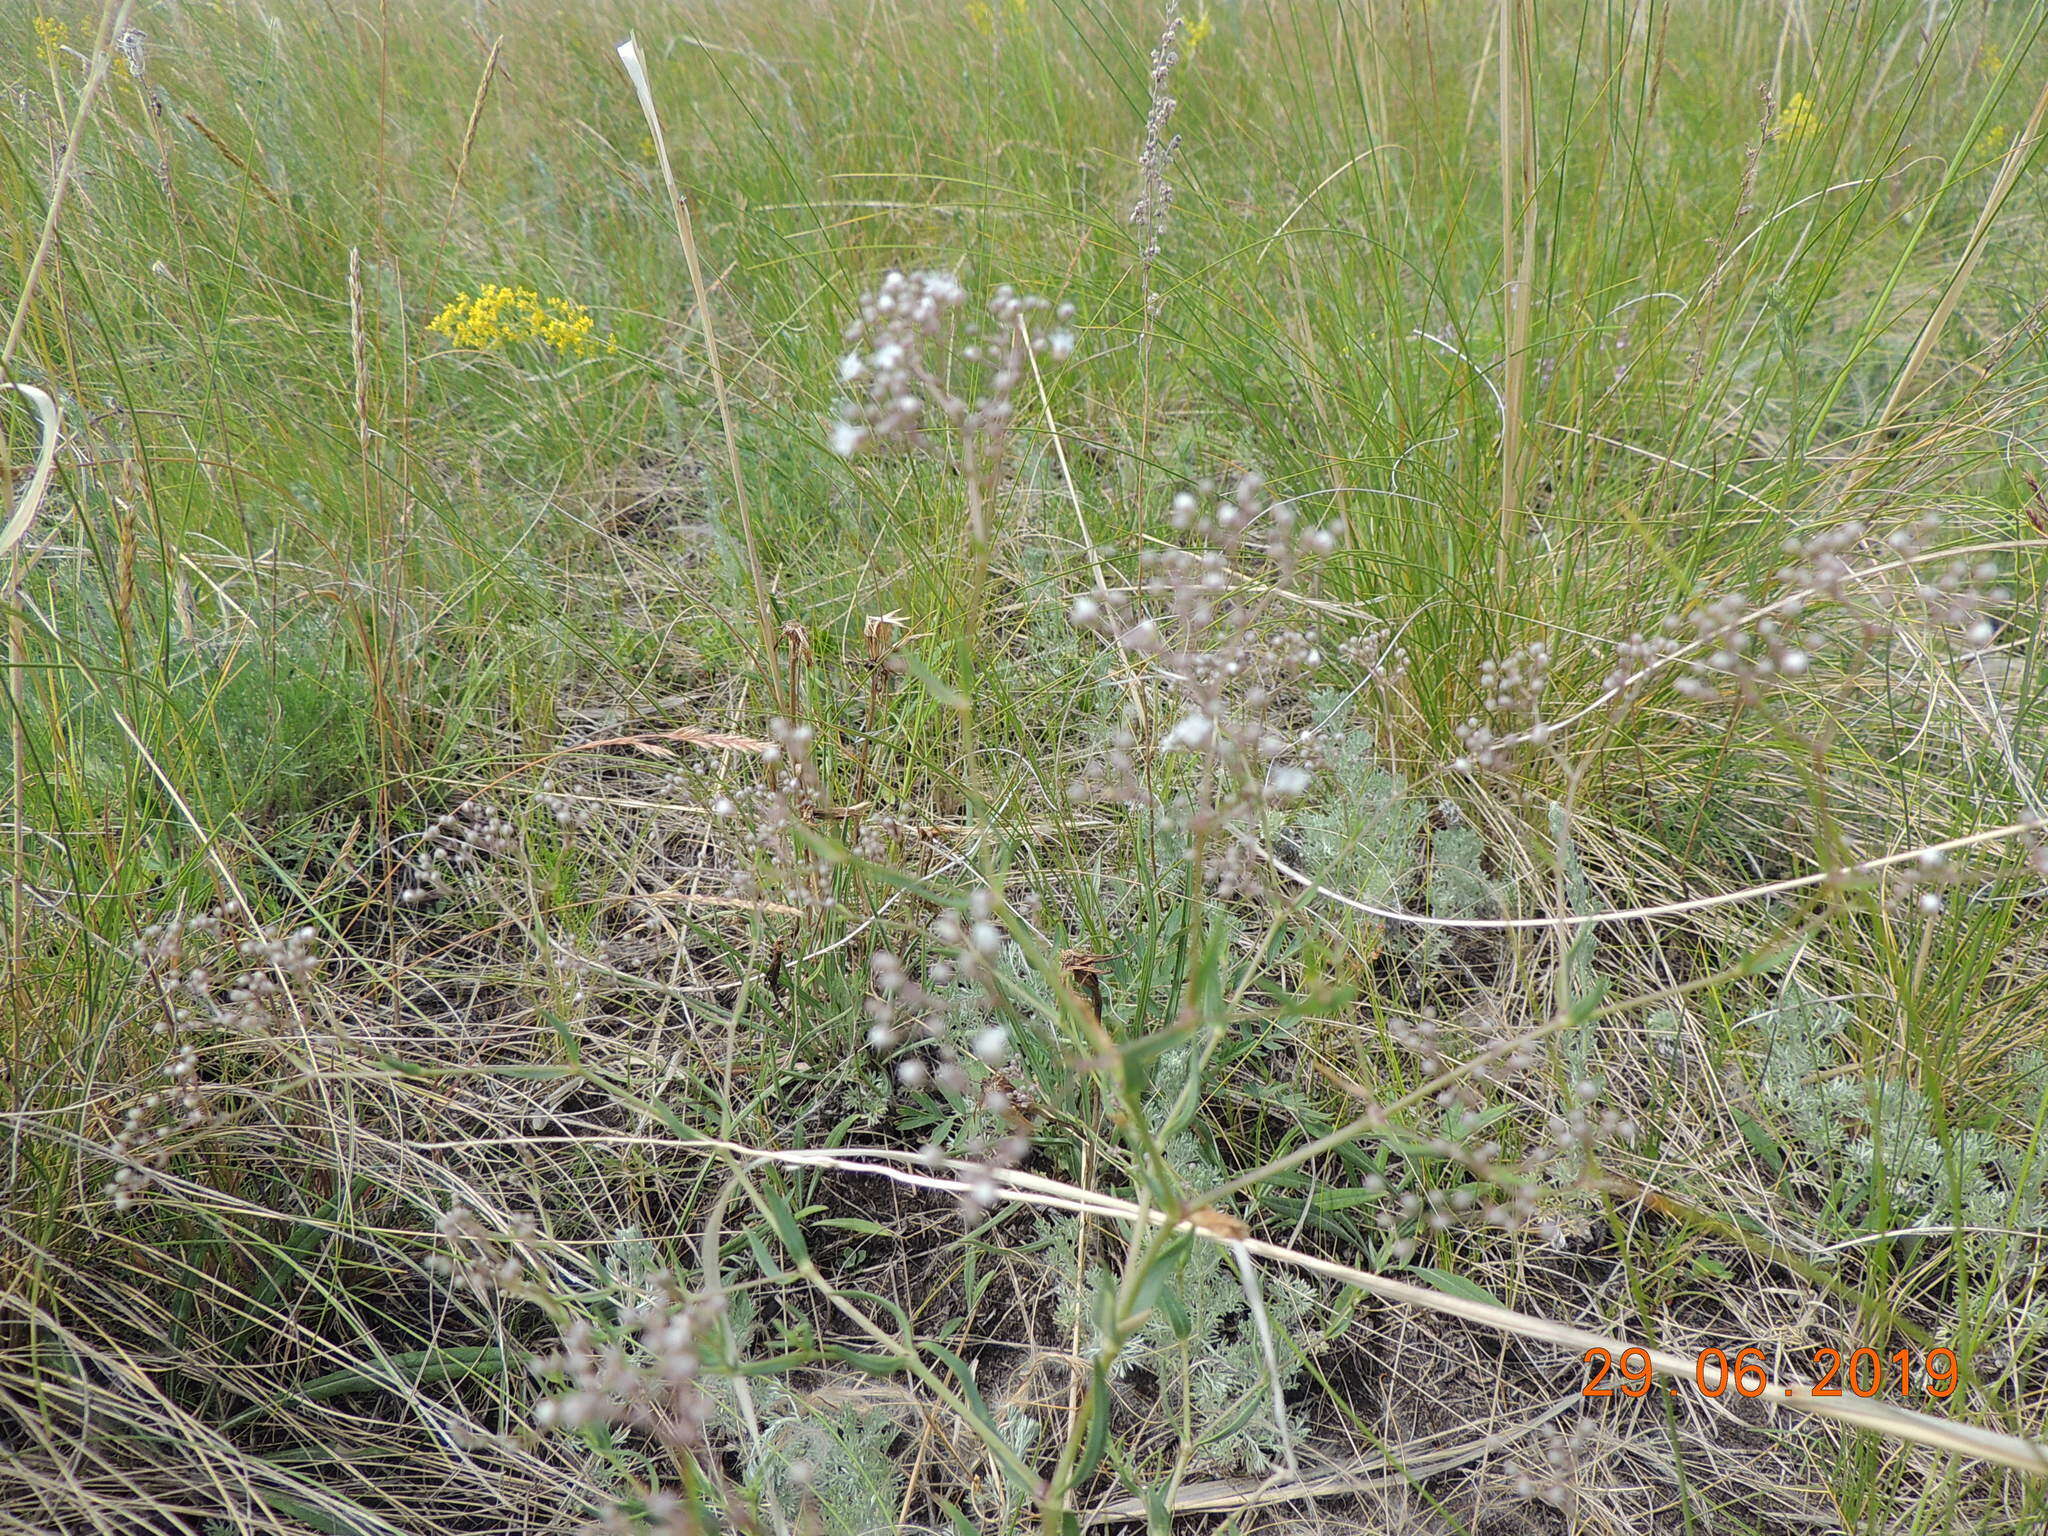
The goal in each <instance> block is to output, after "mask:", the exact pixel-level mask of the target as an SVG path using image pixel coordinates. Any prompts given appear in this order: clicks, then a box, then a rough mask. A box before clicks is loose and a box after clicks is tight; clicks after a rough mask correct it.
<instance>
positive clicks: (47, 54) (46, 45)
mask: <svg viewBox="0 0 2048 1536" xmlns="http://www.w3.org/2000/svg"><path fill="white" fill-rule="evenodd" d="M70 41H71V28H70V27H69V26H68V25H67V24H66V23H64V22H62V21H59V20H58V19H57V18H56V17H55V16H38V17H36V57H38V58H40V59H41V60H42V61H43V62H44V63H45V64H54V63H56V62H57V57H58V55H59V54H61V53H62V52H63V51H64V45H65V44H66V43H68V42H70Z"/></svg>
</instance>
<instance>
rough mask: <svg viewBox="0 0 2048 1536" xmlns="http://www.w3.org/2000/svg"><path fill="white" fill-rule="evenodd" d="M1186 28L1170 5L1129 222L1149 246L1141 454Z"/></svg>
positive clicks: (1141, 335) (1142, 332)
mask: <svg viewBox="0 0 2048 1536" xmlns="http://www.w3.org/2000/svg"><path fill="white" fill-rule="evenodd" d="M1185 27H1186V21H1185V20H1184V18H1183V17H1182V14H1181V4H1180V0H1166V25H1165V27H1164V28H1163V29H1162V30H1161V31H1160V34H1159V43H1158V45H1157V46H1156V47H1155V48H1153V50H1152V72H1151V77H1150V81H1151V107H1150V109H1149V111H1148V112H1147V113H1146V116H1145V142H1144V144H1143V146H1142V147H1141V148H1140V149H1139V151H1138V172H1139V175H1140V176H1141V177H1142V179H1143V187H1144V190H1143V191H1142V192H1140V194H1139V196H1138V201H1137V203H1136V204H1135V205H1133V207H1132V208H1131V218H1130V222H1131V223H1132V224H1133V225H1135V226H1137V228H1138V229H1139V231H1140V232H1141V237H1142V239H1143V241H1144V244H1142V245H1141V246H1140V247H1139V248H1138V290H1139V293H1140V294H1141V296H1142V308H1141V310H1140V312H1139V316H1138V372H1139V378H1140V380H1141V387H1142V389H1143V392H1144V393H1143V399H1144V401H1145V402H1146V410H1145V413H1144V420H1143V425H1142V429H1141V430H1142V431H1143V433H1144V437H1143V438H1141V441H1140V445H1139V452H1140V454H1143V453H1145V452H1146V451H1147V449H1148V446H1149V442H1148V440H1149V435H1150V428H1151V420H1152V416H1151V410H1150V405H1149V402H1150V401H1151V398H1152V325H1153V322H1154V320H1156V319H1157V318H1158V314H1159V309H1160V304H1161V300H1160V297H1159V294H1158V292H1157V290H1156V289H1155V288H1154V286H1153V271H1154V268H1155V267H1156V266H1157V264H1158V261H1159V251H1160V245H1161V243H1162V242H1163V241H1164V240H1165V238H1166V227H1167V223H1168V220H1169V216H1170V215H1171V213H1172V211H1173V183H1172V182H1170V181H1169V180H1167V172H1168V171H1169V170H1170V169H1171V168H1172V166H1173V159H1174V156H1175V155H1177V154H1178V153H1179V152H1180V135H1179V134H1177V133H1172V132H1170V128H1171V125H1172V122H1173V114H1174V112H1175V111H1176V110H1177V109H1178V108H1179V106H1180V103H1179V102H1178V101H1176V100H1175V99H1174V96H1173V89H1172V87H1173V71H1174V66H1175V65H1177V64H1178V63H1180V59H1181V53H1180V44H1181V38H1182V36H1183V33H1184V30H1185Z"/></svg>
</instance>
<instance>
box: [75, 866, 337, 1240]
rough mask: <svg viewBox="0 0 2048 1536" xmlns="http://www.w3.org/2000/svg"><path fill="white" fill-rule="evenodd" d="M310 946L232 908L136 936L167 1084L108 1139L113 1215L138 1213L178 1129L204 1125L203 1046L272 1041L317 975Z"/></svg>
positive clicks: (300, 933)
mask: <svg viewBox="0 0 2048 1536" xmlns="http://www.w3.org/2000/svg"><path fill="white" fill-rule="evenodd" d="M315 938H316V935H315V932H314V930H313V929H311V928H308V927H296V928H294V927H288V926H285V925H281V924H264V923H258V922H254V921H252V920H251V919H250V918H249V917H248V916H247V914H246V912H245V910H244V909H243V907H242V906H241V904H240V903H239V902H237V901H233V900H230V901H225V902H222V903H220V904H219V905H217V906H214V907H212V908H210V909H208V910H206V911H202V912H196V913H193V914H191V915H189V916H187V915H182V914H181V915H178V916H175V917H169V918H166V919H164V920H163V921H162V922H158V923H151V924H150V925H149V926H148V927H146V928H144V929H143V930H142V932H141V933H140V934H139V935H138V936H137V938H136V939H135V942H134V943H133V944H132V945H131V946H130V950H129V953H130V956H131V957H132V958H133V960H134V961H135V963H136V965H137V966H138V968H139V969H140V971H141V973H142V976H143V978H144V981H145V983H146V985H147V986H148V988H149V989H150V991H151V992H153V993H154V995H155V998H154V1000H155V1004H156V1007H155V1010H154V1011H155V1012H156V1013H157V1015H158V1016H157V1019H156V1021H155V1023H154V1024H152V1025H151V1033H152V1034H153V1035H155V1036H157V1037H158V1038H160V1039H162V1040H164V1041H165V1042H166V1044H167V1045H168V1046H169V1047H170V1052H171V1054H170V1056H169V1057H168V1059H166V1060H165V1061H164V1063H163V1065H162V1067H161V1069H160V1072H161V1075H162V1076H163V1077H164V1078H165V1079H167V1080H168V1081H167V1083H166V1085H165V1086H164V1087H162V1088H159V1089H156V1090H154V1091H152V1092H150V1093H147V1094H145V1095H143V1097H142V1099H141V1100H140V1102H138V1103H136V1104H134V1105H131V1106H130V1107H129V1108H128V1110H127V1111H126V1113H125V1114H124V1115H123V1117H122V1122H121V1129H120V1131H119V1132H118V1133H117V1134H116V1135H115V1137H114V1139H113V1144H112V1146H111V1148H110V1152H111V1155H112V1156H113V1158H114V1160H115V1161H116V1163H117V1164H118V1165H119V1166H117V1167H116V1168H115V1170H114V1174H113V1177H112V1179H111V1180H110V1181H109V1182H108V1184H107V1186H106V1194H107V1196H108V1197H109V1198H110V1199H111V1200H112V1201H113V1204H114V1209H115V1210H117V1211H126V1210H128V1209H129V1208H130V1207H131V1206H133V1205H134V1203H135V1200H136V1198H137V1196H139V1195H140V1194H141V1193H142V1192H143V1191H144V1190H145V1189H146V1188H147V1187H148V1185H149V1183H150V1182H151V1178H152V1175H153V1173H154V1171H155V1170H157V1169H159V1168H161V1167H162V1165H163V1163H164V1161H165V1159H166V1158H167V1157H168V1156H169V1155H170V1153H171V1152H172V1151H174V1150H175V1149H176V1135H177V1133H178V1132H179V1131H181V1130H190V1129H192V1128H195V1127H197V1126H200V1125H202V1124H204V1123H205V1122H206V1120H207V1119H208V1117H209V1115H210V1113H211V1108H210V1104H209V1090H208V1088H207V1085H206V1083H205V1081H204V1080H203V1078H202V1076H201V1072H200V1057H199V1047H200V1044H201V1042H202V1040H203V1039H204V1038H205V1037H207V1036H209V1035H211V1036H214V1037H217V1038H221V1039H225V1040H227V1041H237V1040H239V1041H248V1040H253V1039H261V1038H267V1037H269V1036H271V1035H274V1034H275V1033H276V1032H277V1031H278V1030H279V1029H280V1027H281V1026H282V1025H284V1024H285V1023H286V1022H287V1017H288V1015H289V1014H290V1013H291V1011H292V1010H293V1008H294V1006H295V1003H294V999H293V995H292V992H293V988H294V987H295V986H297V985H298V984H300V983H302V982H303V981H304V980H305V979H306V978H308V977H310V976H312V975H313V974H314V973H315V972H316V971H317V970H318V969H319V968H320V960H319V957H318V956H317V955H316V954H315V953H314V941H315Z"/></svg>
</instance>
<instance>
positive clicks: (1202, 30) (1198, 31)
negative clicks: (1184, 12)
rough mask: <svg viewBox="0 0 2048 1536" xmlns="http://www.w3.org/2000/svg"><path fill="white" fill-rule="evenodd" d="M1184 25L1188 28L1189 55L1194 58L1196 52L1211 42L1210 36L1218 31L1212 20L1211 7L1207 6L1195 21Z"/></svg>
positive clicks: (1198, 13) (1197, 15)
mask: <svg viewBox="0 0 2048 1536" xmlns="http://www.w3.org/2000/svg"><path fill="white" fill-rule="evenodd" d="M1183 25H1184V26H1186V28H1187V43H1188V55H1189V57H1193V56H1194V52H1195V50H1196V49H1197V48H1199V47H1201V46H1202V44H1204V43H1206V42H1207V41H1209V37H1210V35H1211V34H1212V33H1214V32H1215V30H1216V23H1215V22H1214V21H1213V20H1211V19H1210V16H1209V7H1207V6H1206V5H1205V6H1203V7H1202V9H1201V10H1200V11H1199V12H1197V13H1196V16H1195V19H1194V20H1193V21H1190V22H1185V23H1183Z"/></svg>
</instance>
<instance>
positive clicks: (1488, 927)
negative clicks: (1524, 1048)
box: [1232, 818, 2041, 933]
mask: <svg viewBox="0 0 2048 1536" xmlns="http://www.w3.org/2000/svg"><path fill="white" fill-rule="evenodd" d="M2040 827H2041V823H2040V822H2039V821H2037V820H2034V819H2031V818H2030V819H2028V820H2026V821H2016V822H2012V823H2010V824H2008V825H2006V826H2002V827H1993V828H1991V829H1990V830H1989V831H1988V832H1972V833H1969V834H1968V835H1967V836H1964V837H1952V838H1949V839H1948V840H1947V841H1946V842H1940V843H1930V844H1928V845H1927V846H1926V847H1923V848H1909V849H1907V850H1906V851H1905V852H1904V853H1888V854H1885V855H1883V856H1882V857H1881V858H1875V859H1864V860H1862V861H1860V862H1858V863H1855V864H1847V865H1844V866H1842V867H1841V868H1840V869H1823V870H1820V871H1819V872H1817V873H1815V874H1811V875H1795V876H1793V877H1792V878H1791V879H1789V880H1773V881H1771V882H1770V883H1769V884H1768V885H1752V886H1746V887H1744V888H1743V889H1742V890H1739V891H1720V892H1717V893H1715V894H1714V895H1712V896H1694V897H1690V898H1688V899H1687V900H1685V901H1667V902H1662V903H1660V904H1659V905H1657V906H1654V907H1616V908H1612V909H1610V910H1608V911H1605V912H1562V913H1559V914H1558V915H1557V916H1555V917H1435V916H1432V915H1430V914H1429V913H1426V912H1401V911H1397V910H1395V909H1394V908H1392V907H1379V906H1374V905H1373V904H1372V903H1371V902H1369V901H1360V900H1359V899H1358V898H1357V897H1355V896H1346V895H1345V894H1344V893H1343V892H1342V891H1333V890H1331V889H1330V888H1329V887H1328V886H1327V885H1323V884H1321V883H1319V882H1318V881H1317V880H1316V879H1315V878H1314V877H1313V876H1310V875H1305V874H1303V873H1302V872H1301V871H1300V870H1298V869H1296V868H1295V867H1294V866H1293V865H1291V864H1289V863H1287V862H1286V861H1285V860H1283V859H1282V858H1281V857H1280V856H1279V855H1278V854H1276V853H1274V852H1273V851H1272V850H1271V849H1269V848H1267V847H1266V846H1265V845H1264V844H1262V843H1260V842H1258V841H1257V840H1256V839H1254V838H1253V837H1252V836H1251V835H1250V834H1249V833H1246V832H1244V831H1242V830H1239V829H1235V828H1233V829H1232V831H1233V835H1234V836H1235V837H1236V838H1237V839H1238V841H1239V842H1241V843H1243V844H1244V845H1245V846H1246V847H1247V848H1249V849H1251V850H1252V852H1254V853H1256V854H1258V855H1259V856H1260V857H1261V858H1262V859H1264V860H1265V861H1266V862H1267V863H1268V864H1270V865H1272V866H1273V868H1274V869H1275V870H1277V871H1279V872H1280V873H1281V874H1283V875H1285V876H1286V877H1287V878H1288V879H1289V880H1292V881H1293V882H1294V883H1295V884H1296V885H1299V886H1301V887H1302V888H1303V889H1305V890H1308V891H1311V892H1313V893H1314V894H1316V895H1318V896H1326V897H1328V898H1329V899H1330V900H1331V901H1334V902H1337V903H1338V904H1339V905H1341V906H1346V907H1349V908H1350V909H1351V910H1352V911H1354V912H1363V913H1365V914H1366V915H1367V916H1369V917H1377V918H1381V919H1383V920H1384V921H1387V922H1390V923H1414V924H1416V925H1417V926H1419V927H1424V928H1463V929H1476V930H1479V931H1481V932H1485V933H1515V932H1529V931H1533V930H1537V929H1557V928H1586V927H1590V926H1591V925H1593V924H1594V923H1628V922H1638V921H1641V920H1643V919H1645V918H1653V917H1683V916H1685V915H1686V914H1687V913H1691V912H1706V911H1710V910H1712V909H1713V908H1715V907H1729V906H1734V905H1736V904H1737V903H1740V902H1745V901H1762V900H1764V899H1765V898H1767V897H1771V896H1784V895H1788V894H1790V893H1791V892H1793V891H1807V890H1811V889H1813V888H1814V887H1815V886H1817V885H1828V884H1831V883H1834V884H1839V883H1840V882H1842V881H1845V880H1853V879H1856V878H1858V877H1860V876H1863V875H1874V874H1876V873H1878V872H1879V871H1880V870H1885V869H1892V868H1895V867H1896V866H1898V865H1900V864H1917V863H1919V862H1920V861H1921V860H1922V859H1924V858H1929V857H1933V856H1937V855H1942V854H1949V853H1954V852H1956V851H1957V850H1958V849H1962V848H1976V847H1981V846H1982V845H1983V844H1985V843H1996V842H2003V841H2006V840H2007V839H2010V838H2014V837H2019V836H2022V835H2024V834H2026V833H2029V832H2037V831H2039V830H2040Z"/></svg>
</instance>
